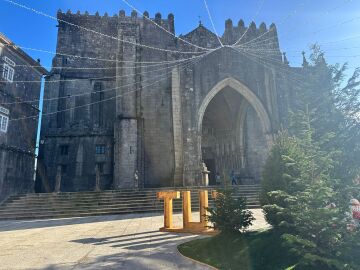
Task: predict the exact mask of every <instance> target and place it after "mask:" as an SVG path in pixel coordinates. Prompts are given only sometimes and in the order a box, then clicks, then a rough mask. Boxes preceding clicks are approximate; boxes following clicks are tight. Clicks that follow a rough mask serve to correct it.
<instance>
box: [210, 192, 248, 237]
mask: <svg viewBox="0 0 360 270" xmlns="http://www.w3.org/2000/svg"><path fill="white" fill-rule="evenodd" d="M207 210H208V212H209V215H208V216H207V219H208V220H209V221H210V222H211V223H212V224H213V228H215V229H219V230H220V231H222V232H239V231H240V232H243V231H245V230H246V229H247V228H248V227H249V226H250V225H251V224H252V222H253V221H254V217H253V214H252V212H251V211H249V210H246V200H245V199H244V198H242V197H240V198H234V196H233V191H232V190H231V189H227V190H222V191H219V193H218V196H217V197H216V199H215V208H208V209H207Z"/></svg>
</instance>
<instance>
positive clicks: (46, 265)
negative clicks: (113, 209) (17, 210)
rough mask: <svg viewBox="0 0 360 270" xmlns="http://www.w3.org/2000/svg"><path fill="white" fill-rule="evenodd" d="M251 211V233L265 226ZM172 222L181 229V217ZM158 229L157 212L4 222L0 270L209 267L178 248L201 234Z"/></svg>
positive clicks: (0, 235) (0, 237)
mask: <svg viewBox="0 0 360 270" xmlns="http://www.w3.org/2000/svg"><path fill="white" fill-rule="evenodd" d="M253 212H254V214H255V217H256V221H255V224H254V225H253V226H252V228H251V229H252V230H256V229H261V228H265V227H267V224H266V222H265V220H264V217H263V215H262V212H261V210H260V209H255V210H253ZM194 214H195V215H196V213H194ZM197 217H198V214H197ZM194 218H195V217H194ZM174 223H175V225H178V226H181V224H182V216H181V214H176V215H174ZM162 225H163V217H162V215H160V214H131V215H117V216H116V215H114V216H99V217H86V218H69V219H55V220H37V221H6V222H5V221H3V222H0V247H1V249H0V269H9V270H10V269H48V270H50V269H53V270H67V269H121V270H127V269H131V270H142V269H149V270H152V269H154V270H155V269H156V270H159V269H161V270H162V269H171V270H172V269H211V268H210V267H207V266H204V265H201V264H198V263H195V262H193V261H191V260H189V259H187V258H184V257H183V256H181V255H180V254H179V253H178V251H177V248H176V247H177V246H178V245H179V244H180V243H183V242H187V241H190V240H192V239H195V238H197V237H201V236H195V235H189V234H175V233H163V232H159V230H158V229H159V228H160V227H162Z"/></svg>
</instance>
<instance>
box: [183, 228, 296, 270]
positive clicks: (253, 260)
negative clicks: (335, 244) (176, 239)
mask: <svg viewBox="0 0 360 270" xmlns="http://www.w3.org/2000/svg"><path fill="white" fill-rule="evenodd" d="M178 249H179V251H180V252H181V253H182V254H183V255H185V256H187V257H190V258H192V259H195V260H197V261H201V262H204V263H206V264H209V265H212V266H215V267H216V268H219V269H224V270H225V269H226V270H235V269H236V270H248V269H249V270H250V269H251V270H280V269H281V270H285V269H287V270H290V269H292V268H293V267H294V266H295V264H296V263H297V259H296V258H295V257H294V256H291V255H290V254H289V252H288V250H287V249H285V248H283V247H282V245H281V239H280V237H279V235H277V234H275V233H274V231H273V230H267V231H260V232H248V233H245V234H240V233H238V234H234V233H233V234H219V235H216V236H214V237H210V238H204V239H198V240H194V241H191V242H187V243H184V244H181V245H180V246H179V247H178Z"/></svg>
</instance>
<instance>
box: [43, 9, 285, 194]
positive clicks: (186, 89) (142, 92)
mask: <svg viewBox="0 0 360 270" xmlns="http://www.w3.org/2000/svg"><path fill="white" fill-rule="evenodd" d="M145 17H146V18H148V17H149V14H148V13H147V12H145V13H144V14H143V16H138V15H137V14H136V12H132V13H131V14H130V15H129V16H126V15H125V12H124V11H120V12H119V14H117V15H114V16H111V17H110V16H108V15H107V14H105V15H104V16H100V15H99V14H95V15H89V14H87V13H85V14H79V13H78V14H72V13H71V12H67V13H62V12H59V13H58V18H59V19H60V20H59V30H58V43H57V52H58V55H57V56H56V57H55V58H54V61H53V69H52V72H51V76H49V78H48V79H47V85H46V90H45V97H47V98H49V99H52V100H49V101H47V102H45V105H44V112H45V113H50V114H51V115H50V116H47V117H45V119H44V121H43V126H42V134H43V135H42V138H43V140H44V144H43V145H42V146H41V152H42V158H43V159H42V160H43V162H44V166H45V168H46V171H47V173H48V175H49V179H55V175H56V167H57V166H59V165H61V166H67V177H68V179H72V180H71V181H70V180H69V181H70V182H71V183H72V184H71V185H70V184H69V185H66V187H65V186H64V188H66V190H71V189H72V190H85V189H91V188H93V186H92V184H89V183H90V182H91V183H92V182H94V181H93V180H92V179H95V178H94V176H95V173H94V168H95V164H96V162H97V161H96V153H95V150H94V149H95V147H96V145H97V144H98V143H99V140H100V141H101V140H103V141H104V142H103V143H105V144H106V145H109V148H111V151H110V150H109V151H108V152H107V155H110V153H111V155H112V157H111V158H110V156H107V157H106V159H105V163H106V167H108V168H110V169H109V170H107V173H106V176H105V175H104V178H106V179H107V180H104V181H105V182H104V183H106V184H104V188H132V187H158V186H174V185H198V184H199V183H200V178H201V167H202V162H203V159H204V157H203V156H202V154H203V150H202V147H203V146H202V144H201V141H202V136H203V134H202V133H203V131H202V128H201V127H202V118H201V117H200V116H201V115H202V114H203V113H204V112H205V111H206V107H205V105H204V104H205V103H206V104H208V103H209V102H210V101H211V98H212V97H211V98H210V97H209V93H210V92H211V91H212V90H213V89H214V87H215V86H216V85H218V84H219V83H221V82H227V80H230V79H231V81H232V82H235V83H233V84H236V83H238V84H239V85H242V86H240V88H241V89H240V88H239V87H238V88H239V89H233V90H235V91H237V93H236V94H237V95H239V98H238V99H237V98H236V99H233V101H232V102H233V104H230V106H232V107H234V110H233V111H234V113H235V112H237V113H238V114H237V115H236V117H235V116H234V117H233V120H232V121H230V122H229V123H230V124H229V125H230V126H229V127H230V128H232V129H233V130H234V132H232V133H229V134H230V135H227V136H228V137H229V141H226V142H225V140H223V141H221V140H219V139H218V141H217V142H215V144H219V145H229V144H231V145H232V146H230V147H229V149H232V150H231V151H230V152H231V156H230V157H226V158H224V160H229V161H226V162H225V163H229V164H225V165H224V168H226V169H224V170H228V169H229V168H231V167H239V168H240V169H244V167H245V166H247V168H246V169H248V170H249V174H250V175H251V176H252V177H253V178H254V179H256V181H258V180H259V178H260V175H261V167H262V164H263V163H264V160H265V158H266V156H267V151H268V149H269V146H270V144H271V141H272V136H273V134H274V133H275V132H276V130H277V129H278V128H279V127H280V125H281V123H284V122H286V118H287V117H286V114H287V109H288V105H287V102H288V99H289V96H290V94H289V92H291V85H289V84H288V82H287V77H286V74H285V75H284V73H283V72H282V71H283V69H284V68H290V67H288V66H287V65H286V64H283V63H282V58H281V53H280V49H279V43H278V39H277V33H276V27H275V25H271V26H270V28H269V32H267V27H266V25H265V24H261V25H260V26H259V28H257V27H256V25H255V23H251V24H250V25H249V26H248V28H247V27H246V26H245V25H244V22H243V21H241V20H240V21H239V23H238V24H237V26H233V23H232V21H231V20H228V21H226V24H225V32H224V34H223V36H222V37H221V40H222V42H223V43H224V44H226V45H230V44H234V43H235V42H236V41H237V40H238V39H239V38H240V37H243V39H242V42H247V41H249V40H251V39H254V38H260V41H261V38H262V39H264V40H265V39H269V38H273V40H272V42H270V43H263V47H264V49H271V50H273V51H274V54H273V55H272V57H273V59H274V61H278V62H279V64H278V67H277V66H274V65H273V66H270V68H268V67H266V66H264V65H263V64H262V63H261V61H259V59H258V58H256V57H255V58H254V57H249V54H244V53H241V52H238V51H236V50H234V49H233V48H230V47H229V46H225V47H224V48H221V49H219V50H216V51H213V52H211V53H209V54H208V55H207V56H205V57H203V58H201V57H200V58H199V57H196V56H197V55H198V53H199V51H200V50H201V49H200V47H206V48H217V47H218V46H219V41H218V38H217V37H216V36H215V34H214V33H212V32H211V31H209V30H208V29H207V28H205V27H204V26H203V25H202V24H201V23H200V25H199V26H198V27H197V28H195V29H194V30H193V31H191V32H190V33H188V34H186V35H182V36H181V38H182V39H185V40H187V41H188V42H191V43H194V44H196V46H197V48H196V47H195V46H191V45H189V44H186V43H185V42H182V41H180V40H178V39H176V38H174V37H173V36H172V35H170V34H169V33H166V32H165V31H163V30H162V29H160V28H158V27H157V26H155V25H154V24H152V23H151V22H149V20H153V21H155V22H156V23H157V24H159V25H161V26H162V27H164V28H165V29H167V30H168V31H170V32H172V33H174V32H175V25H174V16H173V15H172V14H169V15H168V17H167V19H162V17H161V14H155V18H153V19H146V18H145ZM61 20H65V21H68V22H70V23H73V24H76V25H79V27H75V26H69V25H67V24H65V23H64V22H62V21H61ZM84 28H89V29H92V31H86V30H85V29H84ZM99 33H101V34H99ZM134 44H142V45H143V46H135V45H134ZM150 47H155V48H159V49H157V50H156V49H151V48H150ZM169 51H187V52H189V51H191V52H193V54H179V53H176V52H169ZM70 55H75V56H70ZM191 57H195V58H193V59H192V60H191V62H190V60H189V61H185V62H183V64H179V63H180V62H178V63H177V64H175V62H173V63H168V64H165V63H162V62H166V61H177V60H185V58H189V59H190V58H191ZM154 62H155V64H152V65H151V63H154ZM145 63H146V64H145ZM231 87H234V86H232V85H231V84H229V85H224V87H223V88H224V89H225V88H231ZM235 88H236V87H235ZM224 89H219V93H220V92H222V90H224ZM244 89H246V90H244ZM246 91H247V92H246ZM230 99H231V98H230ZM104 100H106V101H104ZM94 102H95V103H96V104H94V105H89V106H87V105H86V104H89V103H94ZM241 102H245V103H243V106H242V105H241V104H240V103H241ZM244 104H247V106H248V108H247V109H244V110H240V108H241V107H244V106H245V105H244ZM76 106H81V108H77V109H71V108H73V107H76ZM220 109H221V108H220ZM58 110H60V111H62V110H65V111H64V112H59V113H53V112H56V111H58ZM201 110H203V112H201ZM239 121H240V122H241V123H242V124H241V125H239ZM224 134H225V133H224ZM231 134H232V135H231ZM221 137H224V138H225V136H222V135H219V136H218V138H221ZM63 144H68V145H69V151H70V154H69V157H68V159H63V158H62V157H60V156H59V155H58V154H54V153H58V152H59V151H60V150H59V149H60V148H61V145H63ZM59 147H60V148H59ZM222 147H223V146H222ZM79 149H82V150H79ZM80 152H83V153H86V154H80ZM225 153H227V152H226V151H224V154H225ZM234 160H236V161H234ZM230 163H231V164H230ZM79 168H82V170H80V169H79ZM240 169H239V170H240ZM135 174H136V175H137V177H138V180H135V178H136V177H135ZM110 179H112V180H110ZM49 181H54V180H49Z"/></svg>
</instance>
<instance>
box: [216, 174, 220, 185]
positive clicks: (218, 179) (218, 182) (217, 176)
mask: <svg viewBox="0 0 360 270" xmlns="http://www.w3.org/2000/svg"><path fill="white" fill-rule="evenodd" d="M215 182H216V185H217V186H220V184H221V179H220V174H219V172H216V174H215Z"/></svg>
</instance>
